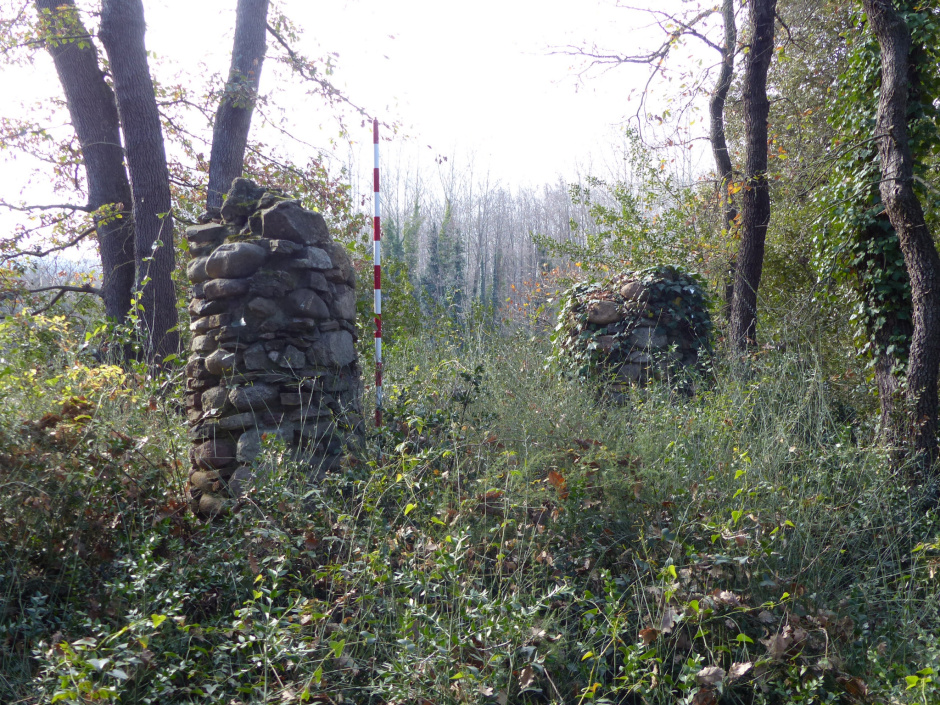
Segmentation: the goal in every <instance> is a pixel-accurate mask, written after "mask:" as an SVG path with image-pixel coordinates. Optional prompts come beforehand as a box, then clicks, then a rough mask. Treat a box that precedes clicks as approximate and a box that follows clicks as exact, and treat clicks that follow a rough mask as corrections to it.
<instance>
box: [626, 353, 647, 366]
mask: <svg viewBox="0 0 940 705" xmlns="http://www.w3.org/2000/svg"><path fill="white" fill-rule="evenodd" d="M627 359H628V360H629V361H630V362H639V363H647V364H648V363H649V362H651V361H652V359H653V358H652V357H650V355H649V353H645V352H638V351H634V352H632V353H630V355H629V356H628V357H627Z"/></svg>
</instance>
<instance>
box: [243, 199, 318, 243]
mask: <svg viewBox="0 0 940 705" xmlns="http://www.w3.org/2000/svg"><path fill="white" fill-rule="evenodd" d="M258 220H259V221H260V232H257V230H253V231H254V232H256V233H257V234H259V235H262V236H263V237H266V238H269V239H272V240H290V241H291V242H296V243H300V244H304V245H320V244H325V243H326V242H328V241H329V239H330V233H329V230H328V229H327V227H326V222H325V221H324V220H323V216H321V215H320V214H319V213H314V212H313V211H308V210H306V209H305V208H304V207H303V206H301V205H300V204H299V203H297V202H296V201H282V202H281V203H278V204H276V205H275V206H273V207H271V208H268V209H267V210H264V211H261V214H260V218H259V219H258ZM252 225H253V226H254V223H252Z"/></svg>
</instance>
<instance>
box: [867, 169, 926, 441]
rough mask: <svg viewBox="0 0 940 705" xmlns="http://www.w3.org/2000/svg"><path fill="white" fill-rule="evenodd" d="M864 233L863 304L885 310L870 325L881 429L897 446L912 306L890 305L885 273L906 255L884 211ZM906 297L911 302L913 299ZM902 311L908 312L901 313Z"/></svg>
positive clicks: (903, 432) (902, 432)
mask: <svg viewBox="0 0 940 705" xmlns="http://www.w3.org/2000/svg"><path fill="white" fill-rule="evenodd" d="M873 188H875V186H873ZM862 237H863V242H864V243H865V244H866V250H865V258H864V260H863V261H862V262H860V263H859V265H858V269H859V279H860V286H859V288H860V290H861V291H862V295H863V297H864V305H865V306H867V307H868V308H869V309H870V310H876V311H880V312H882V313H883V315H881V316H878V317H877V318H876V319H875V322H874V323H872V324H870V325H869V327H868V332H869V334H870V336H871V339H872V342H873V343H874V351H873V357H874V362H875V383H876V384H877V385H878V402H879V405H880V407H881V433H882V438H883V440H884V442H885V443H887V444H888V445H890V446H892V447H895V448H897V447H899V446H901V445H903V444H904V443H905V439H906V436H907V422H906V419H905V414H904V391H903V390H904V386H903V384H902V380H903V379H904V374H905V372H906V371H907V360H908V359H909V349H910V346H909V344H908V343H909V341H910V339H911V333H912V332H913V328H912V325H911V320H910V308H909V306H906V307H904V306H902V307H900V308H899V306H898V304H897V303H896V302H890V303H893V304H894V305H888V304H889V301H887V300H886V298H885V293H884V291H885V288H886V286H891V285H892V284H894V282H891V281H885V279H886V276H885V273H886V272H891V271H893V264H894V262H895V261H896V260H897V258H898V255H901V256H902V257H903V254H902V253H900V252H899V243H898V241H897V239H896V234H895V232H894V228H893V227H892V226H891V224H890V221H889V219H888V215H887V213H885V212H881V213H880V214H879V215H878V216H877V217H876V218H875V220H874V221H873V222H872V223H870V224H869V225H868V226H867V227H866V228H865V230H864V232H863V235H862ZM907 300H908V303H909V301H910V299H909V298H907ZM901 312H903V313H904V314H906V315H903V316H900V315H898V314H899V313H901ZM879 322H880V325H879Z"/></svg>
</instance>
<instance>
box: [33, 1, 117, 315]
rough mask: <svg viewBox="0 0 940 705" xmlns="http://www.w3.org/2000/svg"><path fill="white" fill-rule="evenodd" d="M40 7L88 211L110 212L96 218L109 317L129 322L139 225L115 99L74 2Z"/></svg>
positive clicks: (40, 4)
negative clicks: (78, 147)
mask: <svg viewBox="0 0 940 705" xmlns="http://www.w3.org/2000/svg"><path fill="white" fill-rule="evenodd" d="M35 4H36V10H37V11H38V12H39V17H40V26H41V31H42V34H43V38H44V39H45V41H46V48H47V49H48V50H49V53H50V54H51V55H52V60H53V62H54V63H55V69H56V73H57V74H58V77H59V83H61V84H62V90H63V91H64V92H65V100H66V104H67V105H68V109H69V116H70V117H71V119H72V126H73V127H74V128H75V134H76V135H77V136H78V142H79V144H80V145H81V148H82V160H83V162H84V164H85V179H86V181H87V182H88V208H89V209H90V210H92V211H98V210H99V209H102V208H103V207H104V206H109V208H106V209H103V210H102V211H101V212H100V213H96V215H95V228H96V230H97V235H98V250H99V253H100V256H101V270H102V276H103V280H104V281H103V283H102V286H101V297H102V298H103V299H104V310H105V313H106V314H107V316H108V317H110V318H112V319H114V320H116V321H118V322H123V321H124V320H125V318H126V317H127V312H128V311H129V310H130V307H131V291H132V290H133V288H134V220H133V217H132V215H131V187H130V184H129V183H128V181H127V171H126V170H125V168H124V151H123V150H122V148H121V129H120V124H119V123H118V113H117V106H116V105H115V102H114V93H113V92H112V91H111V87H110V86H109V85H108V84H107V83H106V82H105V80H104V74H103V73H102V72H101V69H100V67H99V66H98V53H97V51H96V50H95V46H94V44H93V43H92V40H91V36H90V35H89V34H88V31H87V30H86V29H85V27H84V26H83V25H82V22H81V18H80V17H79V15H78V10H77V9H76V8H75V3H74V0H35ZM75 37H83V38H84V39H83V40H82V41H77V40H75ZM66 38H68V39H66Z"/></svg>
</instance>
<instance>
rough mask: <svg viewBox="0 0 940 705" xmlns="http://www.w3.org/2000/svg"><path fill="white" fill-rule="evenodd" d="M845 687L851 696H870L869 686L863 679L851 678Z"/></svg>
mask: <svg viewBox="0 0 940 705" xmlns="http://www.w3.org/2000/svg"><path fill="white" fill-rule="evenodd" d="M843 685H844V686H845V691H846V692H847V693H848V694H849V695H854V696H855V697H856V698H864V697H867V696H868V686H867V685H866V684H865V681H863V680H862V679H861V678H849V679H848V680H846V681H845V683H844V684H843Z"/></svg>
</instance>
